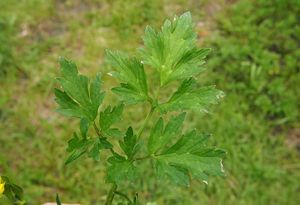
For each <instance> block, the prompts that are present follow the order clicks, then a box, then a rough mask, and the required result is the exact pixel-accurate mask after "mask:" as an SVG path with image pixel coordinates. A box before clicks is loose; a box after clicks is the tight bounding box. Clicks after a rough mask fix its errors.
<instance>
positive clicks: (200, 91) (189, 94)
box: [159, 78, 224, 113]
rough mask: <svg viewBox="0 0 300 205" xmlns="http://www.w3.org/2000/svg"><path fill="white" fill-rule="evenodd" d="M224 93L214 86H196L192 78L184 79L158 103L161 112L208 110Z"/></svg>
mask: <svg viewBox="0 0 300 205" xmlns="http://www.w3.org/2000/svg"><path fill="white" fill-rule="evenodd" d="M223 96H224V93H223V92H222V91H220V90H217V89H215V87H214V86H208V87H202V88H197V86H196V81H195V80H194V79H193V78H190V79H187V80H184V81H183V82H182V84H181V85H180V87H179V88H178V90H177V91H176V92H175V93H174V94H173V95H172V97H171V98H170V99H169V100H168V101H167V102H166V103H163V104H160V105H159V109H160V111H161V112H163V113H164V112H169V111H185V110H195V111H200V112H208V108H209V107H210V105H212V104H217V103H218V102H219V100H220V99H221V98H222V97H223Z"/></svg>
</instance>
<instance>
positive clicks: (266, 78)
mask: <svg viewBox="0 0 300 205" xmlns="http://www.w3.org/2000/svg"><path fill="white" fill-rule="evenodd" d="M224 10H225V11H224V12H222V13H221V15H220V16H219V18H218V19H217V23H218V28H219V32H218V34H220V35H217V36H214V38H213V39H212V42H210V44H211V45H214V46H215V47H216V52H215V57H213V58H212V59H211V60H210V62H209V66H210V67H213V68H216V69H220V70H218V76H216V77H217V78H219V79H220V81H222V85H224V89H230V90H232V91H236V92H238V93H239V94H240V96H241V97H245V98H246V99H245V101H247V104H248V106H249V109H251V110H253V109H255V110H257V111H258V112H259V113H263V114H264V115H265V117H266V118H268V119H273V120H276V121H277V123H280V124H281V123H284V122H295V121H297V119H299V113H297V112H295V110H297V107H298V101H299V98H297V97H296V96H299V95H297V92H298V88H296V87H295V86H294V85H296V84H299V82H300V78H299V76H298V75H297V74H296V73H298V72H299V69H300V67H299V63H298V62H297V60H296V59H299V57H300V52H299V41H300V35H299V33H300V26H299V23H298V22H299V15H298V14H299V12H300V4H299V1H297V0H291V1H285V0H275V1H272V2H271V1H265V0H254V1H239V2H236V3H235V4H233V5H231V6H230V7H229V8H227V9H224ZM228 16H232V18H228ZM220 73H221V75H220ZM221 76H222V77H221ZM223 76H227V77H226V82H223V79H224V78H223ZM230 82H234V83H230Z"/></svg>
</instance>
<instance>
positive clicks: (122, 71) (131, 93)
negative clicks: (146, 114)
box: [106, 51, 148, 104]
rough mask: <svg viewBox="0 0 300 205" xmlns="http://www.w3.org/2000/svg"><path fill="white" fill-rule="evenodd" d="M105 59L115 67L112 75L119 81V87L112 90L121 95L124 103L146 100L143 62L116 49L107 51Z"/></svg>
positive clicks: (146, 92) (146, 89) (146, 91)
mask: <svg viewBox="0 0 300 205" xmlns="http://www.w3.org/2000/svg"><path fill="white" fill-rule="evenodd" d="M106 59H107V61H108V63H109V64H110V65H111V66H112V67H113V68H115V69H116V72H112V75H113V76H114V77H116V78H117V79H118V80H119V81H120V82H121V84H120V87H116V88H113V89H112V91H113V92H115V93H116V94H118V95H119V96H121V97H122V98H123V100H124V102H125V103H126V104H135V103H138V102H143V101H146V100H147V99H148V86H147V79H146V74H145V71H144V66H143V64H142V63H141V62H140V61H139V60H137V59H136V58H129V57H128V56H127V55H125V54H123V53H121V52H118V51H115V52H113V51H107V52H106Z"/></svg>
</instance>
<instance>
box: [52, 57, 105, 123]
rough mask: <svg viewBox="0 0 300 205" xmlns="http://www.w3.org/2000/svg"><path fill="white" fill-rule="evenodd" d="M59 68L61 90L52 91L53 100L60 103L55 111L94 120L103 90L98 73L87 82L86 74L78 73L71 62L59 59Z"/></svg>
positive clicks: (102, 96) (101, 99)
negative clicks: (53, 94)
mask: <svg viewBox="0 0 300 205" xmlns="http://www.w3.org/2000/svg"><path fill="white" fill-rule="evenodd" d="M60 68H61V74H62V76H61V77H60V78H58V81H59V83H60V85H61V87H62V90H59V89H55V91H54V92H55V96H56V98H55V100H56V102H57V103H58V104H59V105H60V108H58V109H57V111H58V112H59V113H61V114H63V115H66V116H70V117H77V118H85V119H87V120H88V121H90V122H92V121H94V120H95V118H96V117H97V114H98V108H99V106H100V104H101V103H102V101H103V98H104V92H101V79H100V75H99V74H98V75H97V76H96V78H95V79H94V80H92V81H91V82H89V79H88V78H87V77H86V76H83V75H80V74H79V73H78V70H77V67H76V65H75V64H74V63H73V62H71V61H67V60H66V59H64V58H61V59H60Z"/></svg>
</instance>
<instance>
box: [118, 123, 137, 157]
mask: <svg viewBox="0 0 300 205" xmlns="http://www.w3.org/2000/svg"><path fill="white" fill-rule="evenodd" d="M119 144H120V147H121V148H122V150H123V151H124V153H125V154H126V156H127V159H128V160H131V159H132V158H133V157H134V155H135V154H136V153H137V151H138V150H139V144H138V143H137V136H136V135H134V134H133V130H132V128H131V127H129V128H128V129H127V132H126V135H125V137H124V140H123V141H119Z"/></svg>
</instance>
